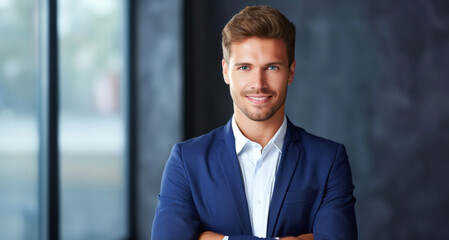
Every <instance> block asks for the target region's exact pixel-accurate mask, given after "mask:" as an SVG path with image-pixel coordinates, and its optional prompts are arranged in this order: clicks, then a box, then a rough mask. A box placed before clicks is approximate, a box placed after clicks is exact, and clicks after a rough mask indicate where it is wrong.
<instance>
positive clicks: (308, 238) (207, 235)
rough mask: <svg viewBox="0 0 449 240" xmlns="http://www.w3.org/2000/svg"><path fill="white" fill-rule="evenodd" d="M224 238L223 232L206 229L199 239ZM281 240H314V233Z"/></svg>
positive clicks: (281, 239) (219, 239)
mask: <svg viewBox="0 0 449 240" xmlns="http://www.w3.org/2000/svg"><path fill="white" fill-rule="evenodd" d="M223 238H224V235H222V234H218V233H214V232H212V231H205V232H203V233H201V235H200V237H199V238H198V240H223ZM280 240H313V234H312V233H308V234H303V235H300V236H298V237H283V238H280Z"/></svg>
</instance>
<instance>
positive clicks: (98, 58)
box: [0, 0, 129, 239]
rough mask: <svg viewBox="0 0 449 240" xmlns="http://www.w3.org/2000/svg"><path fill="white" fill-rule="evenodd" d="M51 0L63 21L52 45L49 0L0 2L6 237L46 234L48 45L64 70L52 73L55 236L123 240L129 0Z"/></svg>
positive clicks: (0, 233)
mask: <svg viewBox="0 0 449 240" xmlns="http://www.w3.org/2000/svg"><path fill="white" fill-rule="evenodd" d="M55 2H57V6H58V7H57V13H58V14H57V18H54V19H52V18H50V21H57V25H58V29H57V36H58V44H57V45H53V46H52V45H49V44H48V41H49V39H48V38H47V36H46V34H47V31H51V29H50V30H49V29H48V26H46V25H45V24H47V22H46V21H41V19H42V16H44V15H46V14H48V12H49V9H48V7H49V4H51V3H49V1H48V0H40V1H27V0H0V39H1V41H2V43H1V44H0V212H1V213H2V214H0V226H1V227H0V239H43V238H45V237H43V236H46V235H45V234H41V232H45V231H47V230H46V229H43V228H44V226H46V224H45V223H42V221H47V220H48V219H46V218H45V217H43V218H42V217H40V216H41V215H45V214H46V211H47V210H46V209H43V208H45V207H44V206H43V204H40V200H39V199H40V194H42V193H43V191H45V190H46V189H47V188H48V186H47V185H48V184H51V183H49V182H48V181H46V180H45V179H46V177H47V176H46V174H47V173H48V171H49V169H45V168H46V167H47V166H46V164H45V160H46V159H42V158H40V157H39V156H42V155H41V154H40V153H42V152H45V150H44V149H43V148H44V147H45V146H46V145H47V144H48V143H47V142H48V141H50V140H51V139H47V138H46V137H43V135H45V131H46V129H45V128H44V127H42V126H44V125H45V122H46V121H48V118H47V116H46V114H47V113H46V112H45V111H43V110H46V106H42V105H41V104H44V105H45V104H46V103H47V102H46V101H42V99H41V98H45V97H46V96H47V95H48V94H49V91H50V89H49V86H48V85H45V84H42V83H43V82H46V79H45V78H48V75H49V74H46V73H45V72H46V71H47V68H48V66H47V64H45V61H44V60H45V59H43V58H46V57H48V56H47V55H48V54H46V53H47V52H48V51H49V50H51V49H52V48H55V49H58V69H53V70H50V71H55V72H57V74H58V76H59V78H58V85H59V88H57V89H56V90H54V91H57V93H56V94H57V95H58V96H59V99H58V105H59V108H58V109H57V111H56V112H55V113H53V114H57V116H58V123H59V124H58V133H59V134H58V140H59V141H58V148H57V150H58V159H59V160H58V162H59V169H58V175H59V178H58V179H59V180H58V186H59V191H58V192H59V195H58V200H59V209H58V212H59V220H60V222H59V224H58V225H59V228H58V231H59V236H60V238H61V239H124V238H126V237H127V236H128V235H129V229H128V226H129V224H128V219H129V218H128V214H129V210H128V172H127V171H128V161H127V153H126V151H127V149H126V136H127V132H126V129H127V128H126V120H125V119H126V116H125V115H126V114H125V113H126V108H127V107H126V101H125V97H126V94H127V93H126V92H125V89H126V87H125V86H126V84H127V78H126V74H125V72H126V69H125V66H126V64H125V56H126V52H127V48H126V43H125V42H126V41H125V39H126V37H127V36H126V26H127V25H126V17H127V16H126V11H124V9H126V6H125V4H127V1H123V0H107V1H106V0H99V1H90V0H59V1H55ZM53 94H55V93H53ZM49 111H52V110H51V109H50V110H49ZM50 114H52V113H51V112H50ZM49 137H51V136H49ZM44 157H47V156H46V155H45V156H44ZM40 161H41V162H40ZM41 167H43V168H44V169H41ZM41 170H42V171H41ZM49 207H50V208H51V207H52V206H49ZM50 210H51V209H50ZM51 227H52V226H50V228H51Z"/></svg>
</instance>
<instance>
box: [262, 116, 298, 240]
mask: <svg viewBox="0 0 449 240" xmlns="http://www.w3.org/2000/svg"><path fill="white" fill-rule="evenodd" d="M297 140H299V135H298V133H297V131H296V127H295V126H293V124H292V123H291V122H290V121H288V126H287V133H286V135H285V139H284V147H283V150H282V157H281V161H280V163H279V168H278V172H277V174H276V182H275V184H274V189H273V197H272V199H271V203H270V210H269V214H268V226H267V237H275V236H273V235H274V234H275V232H274V231H275V229H276V223H277V220H278V217H279V213H280V211H281V207H282V204H283V202H284V198H285V195H286V193H287V190H288V187H289V185H290V181H291V178H292V176H293V173H294V172H295V170H296V167H297V166H298V161H299V158H300V155H301V149H300V148H299V147H298V146H297V145H296V144H295V142H296V141H297Z"/></svg>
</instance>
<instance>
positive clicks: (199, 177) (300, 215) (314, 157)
mask: <svg viewBox="0 0 449 240" xmlns="http://www.w3.org/2000/svg"><path fill="white" fill-rule="evenodd" d="M353 190H354V186H353V184H352V177H351V170H350V168H349V162H348V157H347V155H346V151H345V148H344V146H343V145H341V144H338V143H335V142H332V141H329V140H326V139H323V138H320V137H317V136H314V135H312V134H309V133H307V132H306V131H305V130H304V129H302V128H299V127H296V126H294V125H293V124H292V123H291V122H290V121H288V125H287V133H286V135H285V140H284V146H283V149H282V156H281V160H280V163H279V168H278V172H277V175H276V181H275V185H274V189H273V196H272V200H271V204H270V209H269V216H268V225H267V237H269V238H273V237H285V236H298V235H301V234H305V233H313V235H314V239H315V240H324V239H332V240H338V239H341V240H352V239H357V226H356V220H355V213H354V203H355V198H354V196H353ZM208 230H209V231H213V232H216V233H221V234H223V235H228V236H230V239H259V238H256V237H252V230H251V223H250V218H249V213H248V206H247V201H246V196H245V189H244V183H243V180H242V174H241V170H240V166H239V163H238V159H237V155H236V151H235V140H234V135H233V132H232V126H231V121H229V122H228V123H227V124H226V125H225V126H223V127H220V128H217V129H215V130H213V131H212V132H210V133H208V134H205V135H203V136H200V137H197V138H194V139H191V140H188V141H186V142H183V143H178V144H176V145H175V146H174V147H173V150H172V152H171V155H170V157H169V159H168V161H167V164H166V166H165V170H164V174H163V177H162V184H161V192H160V195H159V202H158V205H157V207H156V215H155V218H154V222H153V230H152V239H155V240H159V239H163V240H171V239H195V240H196V239H198V236H199V234H200V233H202V232H203V231H208Z"/></svg>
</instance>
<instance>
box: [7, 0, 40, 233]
mask: <svg viewBox="0 0 449 240" xmlns="http://www.w3.org/2000/svg"><path fill="white" fill-rule="evenodd" d="M36 12H37V6H36V2H35V1H31V2H30V1H24V0H14V1H12V0H0V39H1V44H0V213H1V214H0V239H37V235H38V193H37V192H38V190H37V189H38V185H37V184H38V134H37V132H38V131H37V125H38V120H37V112H36V102H37V94H36V86H37V84H36V82H37V81H36V80H37V76H38V71H37V60H36V59H37V57H38V56H37V46H36V43H37V29H36V28H37V25H36V19H37V14H36Z"/></svg>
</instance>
